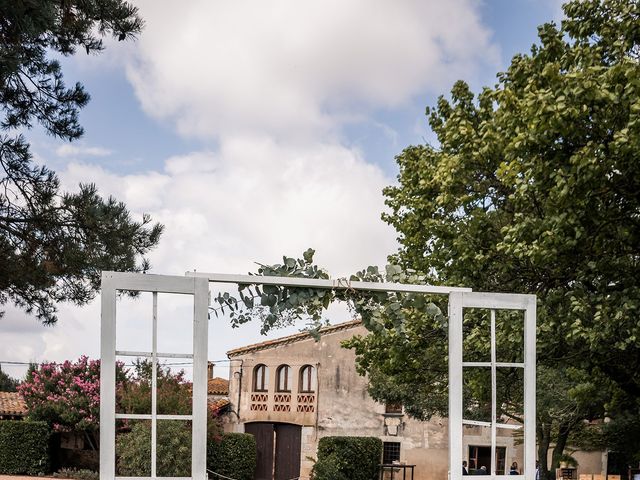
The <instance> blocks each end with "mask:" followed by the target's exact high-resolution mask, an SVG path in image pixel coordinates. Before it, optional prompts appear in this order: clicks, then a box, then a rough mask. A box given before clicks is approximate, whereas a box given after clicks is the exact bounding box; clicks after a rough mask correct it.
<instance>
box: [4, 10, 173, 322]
mask: <svg viewBox="0 0 640 480" xmlns="http://www.w3.org/2000/svg"><path fill="white" fill-rule="evenodd" d="M0 12H1V15H0V111H1V114H0V304H6V303H7V302H9V301H11V302H13V303H15V304H16V305H18V306H20V307H22V308H24V309H25V310H26V311H27V312H28V313H33V314H35V315H36V317H37V318H38V319H39V320H41V321H42V322H43V323H45V324H53V323H55V322H56V320H57V317H56V303H57V302H61V301H72V302H75V303H77V304H83V303H86V302H88V301H89V300H91V299H92V298H93V297H94V295H95V293H96V291H97V289H98V288H99V284H100V272H101V270H121V271H146V270H147V269H148V268H149V264H148V262H147V260H146V259H145V258H144V254H145V253H146V252H148V251H149V250H150V249H151V248H152V247H154V246H155V245H156V244H157V243H158V240H159V238H160V235H161V233H162V225H159V224H153V223H152V222H151V219H150V217H149V216H147V215H144V216H143V217H142V219H141V220H140V221H134V220H133V219H132V218H131V215H130V213H129V212H128V210H127V208H126V206H125V205H124V204H123V203H121V202H118V201H117V200H115V199H113V198H108V199H103V198H102V197H100V195H99V194H98V192H97V189H96V187H95V185H92V184H81V185H80V188H79V192H77V193H67V192H62V191H60V183H59V180H58V178H57V176H56V174H55V172H53V171H51V170H49V169H48V168H47V167H45V166H38V165H34V163H33V158H32V155H31V152H30V149H29V143H28V141H27V140H26V138H25V137H24V135H23V134H24V133H25V132H28V130H30V129H31V128H32V127H33V126H35V125H40V126H41V127H43V128H44V130H45V131H46V132H47V133H48V134H50V135H51V136H53V137H56V138H60V139H64V140H68V141H73V140H76V139H78V138H79V137H80V136H81V135H82V133H83V129H82V127H81V125H80V123H79V120H78V113H79V111H80V109H81V108H82V107H84V106H85V105H86V104H87V102H88V101H89V95H88V94H87V92H86V91H85V90H84V88H83V86H82V85H81V84H79V83H77V84H76V85H74V86H71V87H69V86H67V85H66V84H65V83H64V81H63V75H62V70H61V66H60V63H59V62H58V61H57V60H55V59H52V58H50V57H51V55H52V53H58V54H62V55H73V54H74V53H76V51H77V50H78V49H81V50H82V51H85V52H86V53H87V54H89V53H92V52H94V53H95V52H100V51H101V50H102V49H103V48H104V45H103V39H104V38H105V37H106V36H113V37H114V38H116V39H118V40H126V39H130V38H134V37H135V35H136V34H138V33H139V32H140V31H141V29H142V25H143V23H142V20H141V18H140V17H139V16H138V13H137V9H136V8H135V7H134V6H132V5H130V4H129V3H127V2H125V1H123V0H62V1H60V0H56V1H53V0H0ZM0 314H1V313H0Z"/></svg>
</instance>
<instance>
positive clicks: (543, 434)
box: [536, 419, 551, 480]
mask: <svg viewBox="0 0 640 480" xmlns="http://www.w3.org/2000/svg"><path fill="white" fill-rule="evenodd" d="M536 432H537V436H538V461H539V462H540V480H550V478H551V476H550V474H549V473H550V472H549V469H548V467H547V456H548V452H549V444H550V443H551V422H548V423H544V422H542V421H541V420H540V419H538V420H537V421H536Z"/></svg>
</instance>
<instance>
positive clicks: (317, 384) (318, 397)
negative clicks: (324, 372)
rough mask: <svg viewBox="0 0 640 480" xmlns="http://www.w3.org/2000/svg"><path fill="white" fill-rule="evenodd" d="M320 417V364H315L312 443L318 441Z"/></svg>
mask: <svg viewBox="0 0 640 480" xmlns="http://www.w3.org/2000/svg"><path fill="white" fill-rule="evenodd" d="M319 415H320V362H318V363H316V428H315V432H314V441H316V442H317V441H318V423H319Z"/></svg>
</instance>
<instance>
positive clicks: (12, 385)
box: [0, 368, 20, 392]
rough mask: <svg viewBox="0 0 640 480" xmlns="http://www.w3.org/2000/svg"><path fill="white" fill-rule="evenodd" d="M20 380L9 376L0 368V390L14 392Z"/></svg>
mask: <svg viewBox="0 0 640 480" xmlns="http://www.w3.org/2000/svg"><path fill="white" fill-rule="evenodd" d="M18 385H20V381H19V380H17V379H15V378H12V377H10V376H9V375H7V374H6V373H5V372H3V371H2V368H0V392H15V391H16V388H17V387H18Z"/></svg>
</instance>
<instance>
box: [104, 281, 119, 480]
mask: <svg viewBox="0 0 640 480" xmlns="http://www.w3.org/2000/svg"><path fill="white" fill-rule="evenodd" d="M100 303H101V315H102V321H101V324H100V359H101V360H100V478H101V479H103V480H109V479H113V478H114V477H115V475H116V424H115V414H116V291H115V286H114V282H113V278H112V277H111V275H110V274H109V272H103V273H102V297H101V299H100Z"/></svg>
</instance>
